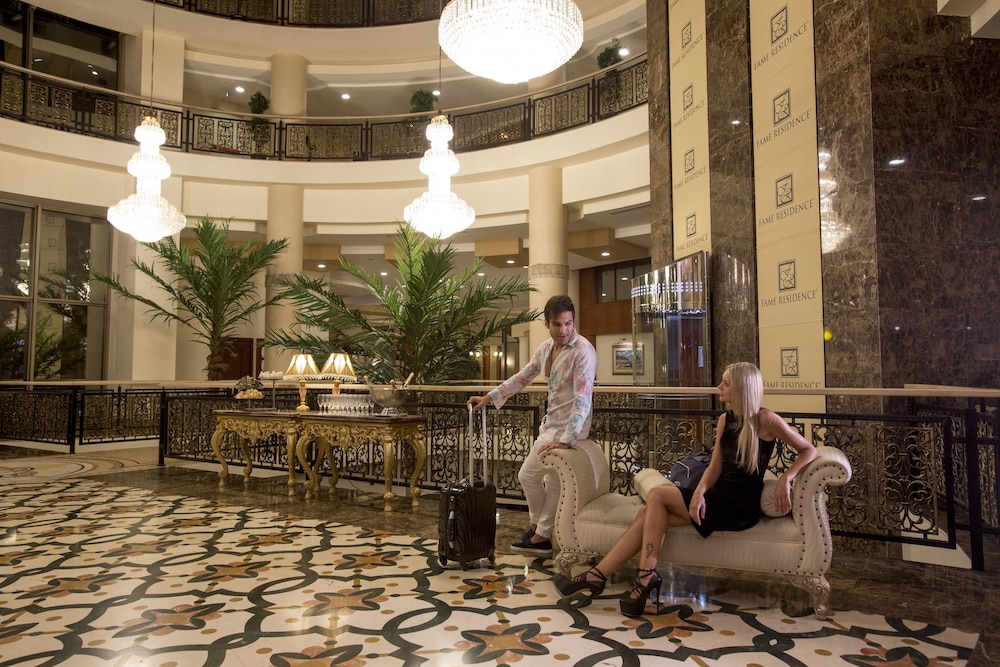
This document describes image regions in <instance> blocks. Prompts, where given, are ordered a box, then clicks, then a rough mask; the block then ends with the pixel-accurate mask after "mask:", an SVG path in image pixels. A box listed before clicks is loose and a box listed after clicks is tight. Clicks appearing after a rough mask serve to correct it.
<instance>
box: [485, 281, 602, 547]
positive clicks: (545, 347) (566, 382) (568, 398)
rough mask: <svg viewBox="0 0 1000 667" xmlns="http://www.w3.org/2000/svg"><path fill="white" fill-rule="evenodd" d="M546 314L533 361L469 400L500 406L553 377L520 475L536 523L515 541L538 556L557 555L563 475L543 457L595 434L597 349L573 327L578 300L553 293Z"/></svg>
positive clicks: (529, 512)
mask: <svg viewBox="0 0 1000 667" xmlns="http://www.w3.org/2000/svg"><path fill="white" fill-rule="evenodd" d="M544 316H545V327H546V328H547V329H548V330H549V338H548V339H546V340H545V342H544V343H542V344H541V345H540V346H539V347H538V349H537V350H535V353H534V354H533V355H532V357H531V361H529V362H528V364H527V365H526V366H525V367H524V368H522V369H521V370H520V371H518V372H517V373H516V374H515V375H513V376H511V378H510V379H509V380H507V381H506V382H504V383H503V384H501V385H500V386H499V387H497V388H496V389H494V390H493V391H491V392H490V393H488V394H486V395H485V396H473V397H472V398H470V399H469V405H471V406H472V408H473V409H474V410H479V409H481V408H482V407H483V406H484V405H486V403H487V402H491V403H493V405H494V406H496V408H497V409H498V410H499V409H500V408H501V407H503V404H504V403H506V402H507V401H508V400H509V399H510V397H511V396H513V395H514V394H516V393H517V392H519V391H521V390H522V389H524V388H525V387H527V386H528V385H529V384H531V381H532V380H534V379H535V378H536V377H538V374H539V373H544V374H545V377H546V378H547V379H548V383H549V397H548V406H547V408H546V411H545V418H544V419H543V420H542V425H541V428H539V430H538V438H537V439H536V440H535V443H534V445H532V447H531V451H530V452H529V453H528V456H527V457H526V458H525V459H524V463H523V464H522V465H521V470H520V471H518V473H517V478H518V480H519V481H520V482H521V488H522V489H524V497H525V499H526V500H527V501H528V516H529V519H530V522H531V527H530V528H529V529H528V531H527V532H526V533H525V534H524V536H523V537H522V538H521V540H520V541H519V542H515V543H514V544H512V545H511V548H512V549H513V550H514V551H518V552H521V553H525V554H530V555H535V556H549V555H551V554H552V540H551V537H552V526H553V523H554V521H555V516H556V507H557V505H558V503H559V477H558V476H557V475H556V473H555V471H553V470H552V469H551V468H543V467H542V466H541V464H540V463H539V461H538V455H539V454H541V453H542V452H545V451H548V450H549V449H556V448H569V449H573V448H575V447H576V443H577V441H578V440H584V439H586V438H587V436H588V435H590V418H591V415H590V408H591V403H592V400H591V399H592V397H593V394H594V376H595V375H596V374H597V352H596V351H595V350H594V346H593V345H591V344H590V341H588V340H587V339H586V338H584V337H583V336H581V335H580V334H578V333H577V332H576V330H575V329H574V326H573V325H574V319H575V317H576V309H575V308H574V307H573V301H572V300H571V299H570V298H569V297H568V296H554V297H552V298H551V299H549V300H548V301H547V302H546V304H545V310H544Z"/></svg>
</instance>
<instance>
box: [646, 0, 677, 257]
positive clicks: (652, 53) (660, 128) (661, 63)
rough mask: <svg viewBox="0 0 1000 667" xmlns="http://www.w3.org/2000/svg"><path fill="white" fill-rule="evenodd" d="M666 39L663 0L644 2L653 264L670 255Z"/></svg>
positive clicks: (668, 80) (665, 8) (671, 200)
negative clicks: (659, 0) (661, 0)
mask: <svg viewBox="0 0 1000 667" xmlns="http://www.w3.org/2000/svg"><path fill="white" fill-rule="evenodd" d="M667 39H668V35H667V6H666V3H664V2H647V3H646V62H647V63H648V67H647V76H648V85H649V103H648V104H647V112H648V113H649V207H650V211H649V217H650V256H651V258H652V263H653V267H654V268H660V267H663V266H666V265H667V264H669V263H670V262H672V261H673V259H674V252H673V212H672V211H673V206H674V203H673V189H672V183H673V177H672V173H671V167H670V67H669V58H668V54H669V50H668V46H669V45H668V42H667Z"/></svg>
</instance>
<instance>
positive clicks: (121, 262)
mask: <svg viewBox="0 0 1000 667" xmlns="http://www.w3.org/2000/svg"><path fill="white" fill-rule="evenodd" d="M125 48H126V52H127V54H128V57H127V58H126V61H127V62H129V63H131V66H127V67H126V71H125V77H126V82H125V87H126V90H128V91H129V92H131V93H137V94H140V95H141V96H142V98H143V104H148V102H149V100H150V98H151V97H152V99H153V101H154V105H155V106H162V105H163V103H164V102H169V103H176V104H180V103H181V101H182V100H183V97H184V39H183V37H178V36H176V35H169V34H165V33H162V32H160V31H157V32H156V34H155V35H154V34H153V32H152V30H145V29H144V30H143V31H142V32H141V33H140V34H138V35H136V37H135V38H129V39H127V40H126V41H125ZM154 80H155V85H154ZM136 148H138V145H137V144H136ZM163 153H164V155H165V157H166V159H167V162H168V163H169V162H172V161H173V160H174V159H176V154H172V153H171V152H170V151H163ZM119 169H121V180H122V192H121V196H122V197H125V196H127V195H129V194H130V193H132V192H135V179H134V178H132V176H130V175H129V174H128V173H127V172H126V171H125V169H126V167H125V165H124V164H122V165H121V166H120V167H119ZM182 186H183V181H182V179H180V178H178V177H177V176H171V177H170V178H168V179H166V180H165V181H163V183H162V185H161V188H162V193H163V196H164V197H166V198H167V200H168V201H169V202H170V203H171V204H173V205H174V206H176V207H177V208H178V209H180V210H181V211H184V206H183V201H182V197H181V195H182V193H183V187H182ZM108 203H109V204H111V203H114V202H108ZM188 215H189V216H190V214H188ZM189 223H190V217H189ZM113 234H114V237H113V238H114V246H113V248H114V249H113V251H112V257H111V259H112V264H111V266H112V267H121V279H122V283H123V284H124V285H125V286H126V287H128V288H129V289H131V290H132V291H133V292H135V293H136V294H139V295H142V296H144V297H147V298H149V299H152V300H153V301H156V302H157V303H160V304H166V300H165V299H164V296H163V292H162V290H160V289H159V287H157V285H156V284H155V283H154V282H153V281H152V280H151V279H149V278H147V277H146V276H145V275H143V274H141V273H139V272H137V271H135V270H133V269H132V268H131V259H132V258H133V257H134V258H136V259H138V260H140V261H142V262H145V263H147V264H149V263H152V262H153V261H154V260H155V259H156V258H157V255H156V253H154V252H153V251H152V250H149V249H148V248H146V247H145V246H143V245H142V244H140V243H137V242H136V240H135V239H133V238H132V237H131V236H129V235H127V234H123V233H121V232H119V231H117V230H114V232H113ZM174 238H175V240H176V239H177V237H174ZM118 270H119V269H118V268H115V271H116V272H118ZM167 307H168V308H169V307H170V306H169V305H167ZM108 309H109V315H110V321H111V326H110V330H109V331H108V344H109V348H108V349H109V358H108V378H109V379H113V380H129V379H131V380H155V381H162V380H174V379H195V380H204V379H205V375H204V373H203V372H202V373H201V374H200V375H198V376H196V377H193V378H186V377H182V378H178V375H177V368H176V360H177V358H178V357H180V356H182V355H187V354H194V355H198V356H200V357H201V358H202V359H204V358H205V356H206V352H205V346H204V345H199V346H191V347H190V348H188V347H187V346H185V344H184V342H183V341H182V340H179V337H178V327H177V326H176V325H174V324H169V325H168V324H165V323H164V322H163V320H157V321H155V322H154V321H152V320H151V319H150V318H149V315H148V313H146V309H145V307H142V306H140V307H136V303H135V302H134V301H131V300H127V299H109V303H108ZM203 366H204V364H202V367H203Z"/></svg>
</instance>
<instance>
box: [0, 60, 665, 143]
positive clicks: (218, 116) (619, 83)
mask: <svg viewBox="0 0 1000 667" xmlns="http://www.w3.org/2000/svg"><path fill="white" fill-rule="evenodd" d="M646 69H647V68H646V60H645V56H639V57H637V58H633V59H631V60H629V61H625V62H623V63H619V64H618V65H616V69H613V70H608V71H605V72H602V73H600V74H598V75H596V76H594V77H590V78H585V79H578V80H576V81H573V82H570V83H567V84H565V85H563V86H558V87H555V88H551V89H549V90H547V91H543V92H540V93H538V94H536V95H531V96H525V97H520V98H512V99H508V100H502V101H499V102H495V103H490V104H484V105H479V106H475V107H468V108H463V109H459V110H455V111H452V112H450V113H449V114H448V115H449V121H450V122H451V124H452V126H453V128H454V132H455V137H454V139H453V140H452V148H453V149H454V150H455V151H456V152H463V151H473V150H481V149H486V148H495V147H497V146H504V145H508V144H514V143H518V142H521V141H528V140H530V139H533V138H537V137H543V136H547V135H550V134H554V133H556V132H562V131H563V130H568V129H572V128H575V127H579V126H581V125H587V124H591V123H596V122H598V121H600V120H602V119H604V118H607V117H609V116H613V115H615V114H617V113H620V112H622V111H625V110H627V109H632V108H634V107H637V106H640V105H642V104H645V103H646V102H647V100H648V95H649V90H648V86H647V80H646ZM0 115H3V116H6V117H8V118H13V119H15V120H20V121H22V122H25V123H31V124H34V125H43V126H45V127H51V128H55V129H58V130H64V131H67V132H74V133H77V134H85V135H90V136H94V137H100V138H103V139H113V140H116V141H125V142H129V143H134V142H135V139H134V137H133V134H134V132H135V128H136V126H137V125H138V124H139V123H140V122H141V121H142V118H143V116H146V115H153V116H155V117H156V118H157V120H159V122H160V126H161V127H162V128H163V131H164V133H165V134H166V143H165V144H164V146H165V147H167V148H173V149H176V150H180V151H184V152H191V153H213V154H217V155H230V156H243V157H254V158H267V159H279V160H369V159H373V160H391V159H400V158H411V157H417V156H420V155H422V154H423V152H424V150H425V149H426V148H427V140H426V138H425V137H424V127H425V126H426V122H427V115H426V114H420V115H417V114H406V115H397V116H380V117H373V118H296V119H291V120H286V119H278V118H275V117H272V116H259V117H253V116H251V115H249V114H242V115H241V114H225V113H219V112H213V111H210V110H207V109H198V108H191V107H182V106H171V105H165V104H159V103H152V104H151V103H150V102H149V101H143V100H141V99H139V98H136V97H135V96H130V95H125V94H120V93H114V92H110V91H108V90H105V89H101V88H97V87H94V86H84V85H82V84H75V83H73V82H70V81H66V80H64V79H58V78H56V77H51V76H48V75H45V74H40V73H37V72H32V71H31V70H26V69H23V68H20V67H15V66H12V65H0Z"/></svg>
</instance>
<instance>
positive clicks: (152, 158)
mask: <svg viewBox="0 0 1000 667" xmlns="http://www.w3.org/2000/svg"><path fill="white" fill-rule="evenodd" d="M150 39H151V48H150V51H151V54H150V58H149V60H150V65H149V102H150V106H152V104H153V81H154V71H153V67H154V63H155V60H156V0H153V26H152V36H151V38H150ZM134 136H135V140H136V141H138V142H139V150H138V151H137V152H136V153H134V154H133V155H132V158H131V159H130V160H129V161H128V173H130V174H132V176H134V177H135V194H132V195H129V196H128V197H126V198H125V199H122V200H121V201H120V202H118V203H117V204H115V205H114V206H112V207H110V208H109V209H108V222H110V223H111V224H112V225H114V226H115V228H116V229H118V230H120V231H122V232H124V233H126V234H128V235H129V236H131V237H132V238H134V239H135V240H136V241H139V242H141V243H153V242H154V241H159V240H160V239H162V238H163V237H165V236H172V235H174V234H176V233H178V232H180V231H181V230H182V229H184V227H185V226H186V225H187V218H185V217H184V214H183V213H181V212H180V211H178V210H177V209H176V208H175V207H174V205H173V204H171V203H170V202H168V201H167V200H166V198H165V197H163V195H161V194H160V183H161V182H162V181H163V180H164V179H166V178H169V177H170V165H169V164H167V159H166V158H165V157H163V156H162V155H160V146H162V145H163V144H164V142H165V141H166V140H167V135H166V134H165V133H164V132H163V128H161V127H160V122H159V121H158V120H156V117H155V116H153V115H152V114H151V113H150V114H147V115H145V116H143V118H142V122H141V123H139V125H138V126H137V127H136V128H135V135H134Z"/></svg>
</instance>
